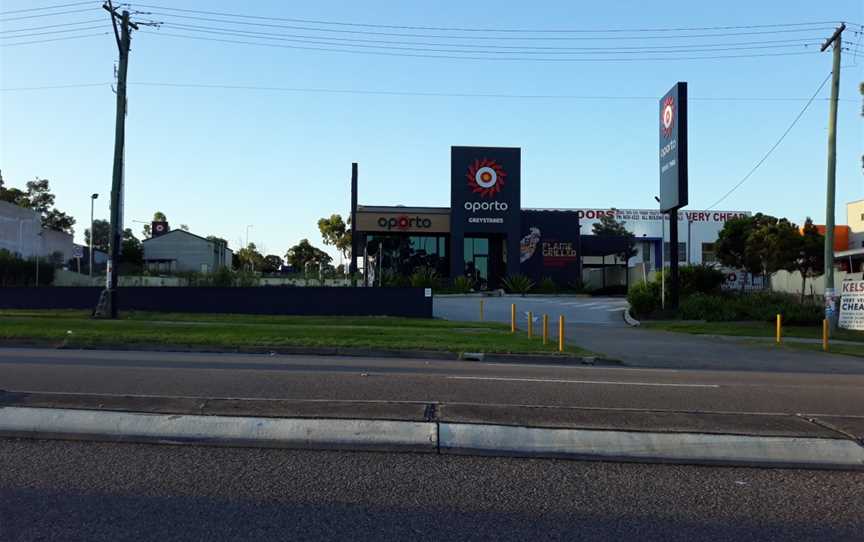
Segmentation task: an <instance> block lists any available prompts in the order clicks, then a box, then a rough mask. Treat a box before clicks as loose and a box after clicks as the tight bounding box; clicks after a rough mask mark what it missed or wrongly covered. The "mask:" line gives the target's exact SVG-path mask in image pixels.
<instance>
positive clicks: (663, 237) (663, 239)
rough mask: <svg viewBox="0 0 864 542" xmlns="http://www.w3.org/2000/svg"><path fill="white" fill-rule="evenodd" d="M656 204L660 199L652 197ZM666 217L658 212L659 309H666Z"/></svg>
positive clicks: (661, 212)
mask: <svg viewBox="0 0 864 542" xmlns="http://www.w3.org/2000/svg"><path fill="white" fill-rule="evenodd" d="M654 199H655V200H657V203H658V204H659V203H660V198H659V197H658V196H654ZM665 259H666V217H665V216H663V211H660V308H662V309H665V308H666V270H665V267H666V262H665V261H664V260H665Z"/></svg>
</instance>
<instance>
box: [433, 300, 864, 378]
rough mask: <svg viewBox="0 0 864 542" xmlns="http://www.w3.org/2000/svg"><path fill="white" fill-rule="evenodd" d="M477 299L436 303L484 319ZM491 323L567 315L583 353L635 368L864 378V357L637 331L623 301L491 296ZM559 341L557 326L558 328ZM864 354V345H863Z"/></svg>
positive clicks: (457, 316) (445, 311)
mask: <svg viewBox="0 0 864 542" xmlns="http://www.w3.org/2000/svg"><path fill="white" fill-rule="evenodd" d="M479 299H480V298H477V297H442V298H437V297H436V298H435V304H434V309H435V315H436V316H437V317H440V318H446V319H452V320H467V321H476V320H479V314H480V313H479ZM483 299H484V300H485V315H484V316H485V319H486V320H488V321H495V322H504V323H507V322H510V304H511V303H515V304H516V308H517V315H518V323H519V326H520V328H521V329H523V330H524V329H525V324H526V322H527V319H526V317H525V312H526V311H533V312H534V314H535V315H539V316H542V314H549V316H550V319H552V320H553V321H556V320H557V318H558V315H562V314H563V315H564V317H565V323H566V326H565V327H566V335H565V337H566V339H567V340H568V341H569V342H571V343H573V344H576V345H579V346H581V347H583V348H587V349H588V350H591V351H593V352H596V353H599V354H602V355H604V356H606V357H608V358H612V359H617V360H620V361H622V362H623V363H624V364H626V365H628V366H631V367H646V368H669V369H710V370H731V371H784V372H788V371H794V372H802V373H836V374H864V358H859V357H854V356H844V355H839V354H828V353H823V352H813V351H804V350H791V349H787V348H775V347H773V345H771V344H770V343H763V344H756V343H755V342H754V341H748V340H747V339H746V338H741V337H717V336H700V335H688V334H686V333H670V332H665V331H655V330H647V329H641V328H633V327H630V326H627V325H626V324H625V323H624V319H623V312H624V309H625V308H626V307H627V301H626V300H624V299H622V298H602V297H597V298H593V297H572V296H560V297H556V296H538V297H532V296H527V297H521V296H506V297H490V298H483ZM552 328H553V329H552V332H553V334H555V336H557V331H556V330H557V327H555V326H554V325H553V326H552ZM862 349H864V345H862Z"/></svg>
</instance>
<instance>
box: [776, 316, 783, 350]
mask: <svg viewBox="0 0 864 542" xmlns="http://www.w3.org/2000/svg"><path fill="white" fill-rule="evenodd" d="M781 342H783V317H782V316H781V315H779V314H778V315H777V344H780V343H781Z"/></svg>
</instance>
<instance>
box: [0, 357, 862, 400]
mask: <svg viewBox="0 0 864 542" xmlns="http://www.w3.org/2000/svg"><path fill="white" fill-rule="evenodd" d="M0 389H6V390H10V391H35V392H66V393H94V394H135V395H173V396H204V397H237V398H242V397H254V398H279V399H317V400H360V401H368V400H372V401H421V402H444V403H473V404H508V405H541V406H572V407H598V408H619V409H620V408H629V409H656V410H685V411H711V412H762V413H810V414H824V415H852V416H864V393H862V389H864V376H861V375H830V374H800V373H761V372H755V371H750V372H731V371H682V370H655V369H628V368H609V367H585V366H548V365H547V366H538V365H520V364H496V363H478V362H456V361H436V360H406V359H376V358H350V357H324V356H280V355H274V356H268V355H254V354H190V353H166V352H129V351H93V350H51V349H24V348H5V349H0Z"/></svg>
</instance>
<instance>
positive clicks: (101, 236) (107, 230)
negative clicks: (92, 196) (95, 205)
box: [84, 218, 111, 252]
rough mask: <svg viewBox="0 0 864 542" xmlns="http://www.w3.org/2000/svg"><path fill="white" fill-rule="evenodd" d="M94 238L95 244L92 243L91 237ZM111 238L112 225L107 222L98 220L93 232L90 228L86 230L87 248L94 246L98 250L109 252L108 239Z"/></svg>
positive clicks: (94, 223) (95, 221)
mask: <svg viewBox="0 0 864 542" xmlns="http://www.w3.org/2000/svg"><path fill="white" fill-rule="evenodd" d="M91 235H92V236H93V242H92V243H91V242H90V237H91ZM110 236H111V224H109V223H108V221H107V220H101V219H98V218H97V219H96V220H94V221H93V231H92V232H91V231H90V228H87V229H86V230H84V241H85V242H86V243H87V246H92V247H93V248H94V249H96V250H101V251H102V252H108V238H109V237H110Z"/></svg>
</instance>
